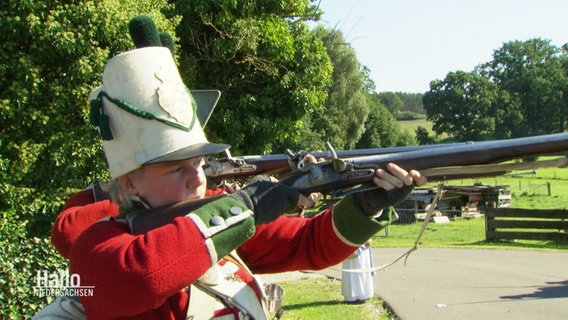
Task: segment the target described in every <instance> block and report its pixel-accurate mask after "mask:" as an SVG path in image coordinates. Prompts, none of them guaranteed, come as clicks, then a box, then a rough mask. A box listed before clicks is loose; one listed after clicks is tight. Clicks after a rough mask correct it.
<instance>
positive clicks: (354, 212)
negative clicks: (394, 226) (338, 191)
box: [333, 194, 392, 246]
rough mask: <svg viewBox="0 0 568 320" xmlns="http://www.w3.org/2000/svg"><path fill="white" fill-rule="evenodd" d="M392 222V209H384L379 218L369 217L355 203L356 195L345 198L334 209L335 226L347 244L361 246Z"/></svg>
mask: <svg viewBox="0 0 568 320" xmlns="http://www.w3.org/2000/svg"><path fill="white" fill-rule="evenodd" d="M391 221H392V208H387V209H384V210H383V212H382V214H381V215H380V216H379V217H372V216H367V215H365V214H364V213H363V210H361V208H360V207H359V205H357V203H356V202H355V197H354V195H352V194H351V195H348V196H345V197H344V198H343V199H341V201H339V202H338V203H337V205H336V206H335V208H334V209H333V224H334V228H335V230H336V232H338V233H339V236H340V238H342V239H343V240H344V241H345V242H346V243H348V244H350V245H354V246H355V245H357V246H359V245H361V244H363V243H365V241H367V240H369V239H370V238H371V237H372V236H373V235H374V234H375V233H377V232H379V231H380V230H382V229H384V228H385V227H387V226H388V225H389V224H390V223H391Z"/></svg>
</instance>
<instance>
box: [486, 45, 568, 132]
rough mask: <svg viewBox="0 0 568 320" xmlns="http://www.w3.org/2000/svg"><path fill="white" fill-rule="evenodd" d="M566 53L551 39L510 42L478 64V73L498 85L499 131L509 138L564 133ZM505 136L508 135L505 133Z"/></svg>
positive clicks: (566, 83) (567, 83)
mask: <svg viewBox="0 0 568 320" xmlns="http://www.w3.org/2000/svg"><path fill="white" fill-rule="evenodd" d="M565 64H566V54H565V52H564V51H562V50H561V49H560V48H558V47H556V46H553V45H552V44H551V43H550V40H543V39H540V38H535V39H530V40H527V41H511V42H508V43H505V44H503V46H502V47H501V48H499V49H498V50H495V51H494V53H493V60H492V61H491V62H489V63H486V64H484V65H481V66H480V67H479V69H480V70H481V72H482V73H483V74H484V75H486V76H487V77H489V78H490V79H491V80H492V81H493V82H494V83H495V84H496V85H497V86H498V87H499V90H500V91H501V92H500V96H501V99H500V100H499V101H498V102H499V104H498V105H497V106H496V108H497V109H498V110H499V115H504V116H505V117H504V118H498V119H497V120H498V122H499V125H498V127H500V126H502V127H501V128H500V130H501V131H502V133H501V134H506V135H510V137H521V136H530V135H538V134H546V133H554V132H563V131H564V129H565V124H566V119H567V118H566V117H567V116H566V115H567V113H568V112H567V111H568V108H567V103H566V99H565V92H566V88H567V87H568V78H567V69H566V68H565ZM505 137H507V136H505Z"/></svg>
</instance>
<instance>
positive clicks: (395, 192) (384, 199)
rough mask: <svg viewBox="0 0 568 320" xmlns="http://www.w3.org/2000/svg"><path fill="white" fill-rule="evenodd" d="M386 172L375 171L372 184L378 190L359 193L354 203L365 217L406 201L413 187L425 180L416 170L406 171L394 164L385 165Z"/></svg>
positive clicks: (381, 170)
mask: <svg viewBox="0 0 568 320" xmlns="http://www.w3.org/2000/svg"><path fill="white" fill-rule="evenodd" d="M386 168H387V170H383V169H377V170H376V171H375V175H376V176H375V177H374V178H373V183H374V184H375V185H377V186H378V189H373V190H368V191H363V192H359V193H357V194H356V195H355V201H356V202H357V204H358V205H359V207H360V208H361V209H362V210H363V212H364V213H365V214H366V215H369V216H373V215H376V214H377V213H379V212H380V211H381V210H383V209H385V208H387V207H389V206H393V205H396V204H398V203H400V202H401V201H403V200H404V199H406V197H408V195H410V193H411V192H412V190H413V189H414V187H415V186H421V185H424V184H425V183H426V182H427V180H426V177H424V176H422V175H421V174H420V172H418V171H416V170H410V171H408V172H407V171H406V170H404V169H402V168H401V167H399V166H397V165H396V164H393V163H389V164H387V167H386Z"/></svg>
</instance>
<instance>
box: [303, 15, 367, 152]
mask: <svg viewBox="0 0 568 320" xmlns="http://www.w3.org/2000/svg"><path fill="white" fill-rule="evenodd" d="M313 32H314V34H315V35H317V37H319V38H321V39H322V41H323V43H324V46H325V48H326V52H327V55H328V56H329V58H330V61H331V64H332V66H333V73H332V81H331V83H330V85H329V86H328V87H327V88H326V89H327V90H326V91H327V93H328V98H327V100H326V101H325V104H324V106H323V108H322V109H320V110H317V111H316V112H314V113H313V114H312V115H311V118H312V119H311V128H310V129H311V130H312V131H315V132H318V133H319V134H321V137H322V138H320V139H324V140H325V141H329V142H330V143H331V144H332V145H333V146H334V147H335V148H336V149H338V150H341V149H352V148H353V147H354V146H355V142H356V141H357V140H358V139H359V137H360V135H361V132H362V130H363V122H364V121H365V118H366V116H367V113H368V112H369V111H368V106H367V103H366V100H365V98H364V94H365V92H364V89H365V87H364V86H365V82H364V75H363V72H362V71H361V65H360V63H359V61H358V60H357V57H356V55H355V51H354V50H353V48H352V47H351V46H350V45H349V44H347V43H346V42H345V39H344V38H343V35H342V33H341V31H339V30H326V29H325V28H324V27H322V26H319V27H317V28H315V29H314V31H313Z"/></svg>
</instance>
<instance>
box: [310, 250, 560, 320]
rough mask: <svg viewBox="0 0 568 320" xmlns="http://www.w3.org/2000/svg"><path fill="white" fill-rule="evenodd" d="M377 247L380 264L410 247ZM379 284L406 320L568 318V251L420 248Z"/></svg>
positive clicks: (379, 276)
mask: <svg viewBox="0 0 568 320" xmlns="http://www.w3.org/2000/svg"><path fill="white" fill-rule="evenodd" d="M373 250H374V251H373V256H374V262H375V266H381V265H386V264H389V263H390V262H391V261H394V260H395V259H396V258H398V257H399V256H400V255H401V254H403V253H404V252H405V251H406V249H403V248H400V249H373ZM340 267H341V265H338V266H335V267H334V268H329V269H325V270H323V271H322V272H321V273H324V274H326V275H328V276H333V277H337V278H341V273H340V272H339V271H338V269H340ZM374 283H375V292H376V294H377V295H378V296H379V297H381V299H383V300H384V301H385V302H386V303H387V304H388V305H389V306H390V307H391V308H392V309H393V310H394V312H395V313H396V314H397V316H398V317H399V318H400V319H401V320H429V319H435V320H446V319H448V320H455V319H468V320H469V319H483V320H493V319H498V320H509V319H510V320H513V319H514V320H525V319H530V320H532V319H539V320H540V319H547V320H548V319H550V320H557V319H568V252H544V251H519V250H489V249H428V248H419V249H418V250H417V251H415V252H413V253H412V254H411V255H410V257H409V258H408V260H407V263H406V266H405V265H404V262H403V261H402V260H401V261H399V262H397V263H396V264H394V265H392V266H390V267H388V268H387V269H386V270H383V271H380V272H378V273H377V274H376V275H375V277H374Z"/></svg>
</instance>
